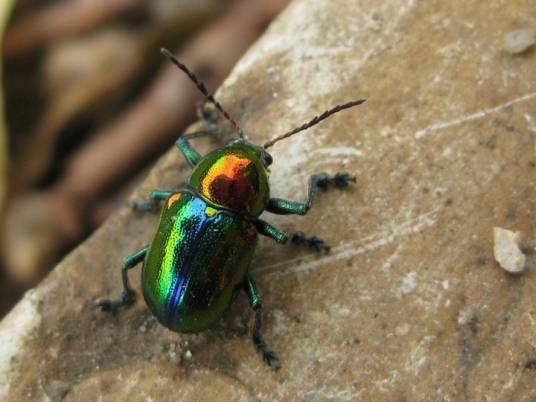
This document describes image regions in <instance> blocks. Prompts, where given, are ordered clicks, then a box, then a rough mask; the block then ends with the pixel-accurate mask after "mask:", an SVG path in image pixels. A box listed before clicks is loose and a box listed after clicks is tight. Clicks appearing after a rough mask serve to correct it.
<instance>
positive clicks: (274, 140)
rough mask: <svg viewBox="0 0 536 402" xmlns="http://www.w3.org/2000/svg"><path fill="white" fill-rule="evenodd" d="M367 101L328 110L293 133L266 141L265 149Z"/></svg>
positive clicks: (361, 100)
mask: <svg viewBox="0 0 536 402" xmlns="http://www.w3.org/2000/svg"><path fill="white" fill-rule="evenodd" d="M365 100H366V99H358V100H354V101H351V102H348V103H343V104H342V105H337V106H335V107H333V108H331V109H329V110H326V111H325V112H324V113H322V114H321V115H320V116H315V117H314V118H313V119H312V120H311V121H309V122H307V123H304V124H302V125H301V126H299V127H296V128H295V129H294V130H291V131H289V132H287V133H285V134H283V135H280V136H278V137H275V138H272V139H271V140H269V141H266V142H265V143H264V145H263V147H264V148H265V149H266V148H268V147H271V146H272V145H274V144H275V143H276V142H278V141H281V140H283V139H285V138H288V137H290V136H293V135H294V134H297V133H299V132H300V131H303V130H307V129H308V128H310V127H313V126H314V125H316V124H318V123H320V122H321V121H322V120H324V119H327V118H328V117H329V116H331V115H332V114H335V113H337V112H340V111H341V110H344V109H348V108H351V107H354V106H358V105H361V104H362V103H364V102H365Z"/></svg>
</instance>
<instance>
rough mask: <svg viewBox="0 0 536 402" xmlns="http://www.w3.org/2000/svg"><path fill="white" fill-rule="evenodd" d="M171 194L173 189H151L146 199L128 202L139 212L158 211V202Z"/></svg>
mask: <svg viewBox="0 0 536 402" xmlns="http://www.w3.org/2000/svg"><path fill="white" fill-rule="evenodd" d="M171 194H173V191H162V190H155V191H151V192H150V193H149V199H148V200H147V201H133V202H131V203H130V207H131V208H132V209H134V210H135V211H140V212H158V209H159V208H158V207H159V202H160V201H165V200H167V199H168V197H169V196H170V195H171Z"/></svg>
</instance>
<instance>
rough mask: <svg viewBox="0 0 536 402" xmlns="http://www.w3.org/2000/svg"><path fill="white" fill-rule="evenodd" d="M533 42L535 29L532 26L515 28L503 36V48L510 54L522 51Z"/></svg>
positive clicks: (535, 37)
mask: <svg viewBox="0 0 536 402" xmlns="http://www.w3.org/2000/svg"><path fill="white" fill-rule="evenodd" d="M535 43H536V30H535V29H532V28H524V29H517V30H515V31H511V32H508V33H507V34H505V35H504V37H503V47H504V50H506V51H507V52H509V53H512V54H518V53H523V52H524V51H526V50H528V49H529V48H530V47H531V46H532V45H534V44H535Z"/></svg>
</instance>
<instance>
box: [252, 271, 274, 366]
mask: <svg viewBox="0 0 536 402" xmlns="http://www.w3.org/2000/svg"><path fill="white" fill-rule="evenodd" d="M244 290H245V291H246V293H247V294H248V297H249V302H250V304H251V308H252V309H253V311H255V323H254V324H253V336H252V340H253V344H254V345H255V348H256V349H257V350H258V351H259V353H260V354H261V355H262V358H263V360H264V361H265V362H266V363H268V365H269V366H270V367H271V368H273V369H274V370H277V369H279V359H278V358H277V356H276V354H275V353H274V352H272V351H271V350H270V349H269V348H268V346H266V343H265V342H264V340H263V339H262V335H261V326H262V304H261V299H260V297H259V292H258V291H257V286H256V285H255V282H254V281H253V278H252V277H251V274H249V273H248V274H247V275H246V281H245V282H244Z"/></svg>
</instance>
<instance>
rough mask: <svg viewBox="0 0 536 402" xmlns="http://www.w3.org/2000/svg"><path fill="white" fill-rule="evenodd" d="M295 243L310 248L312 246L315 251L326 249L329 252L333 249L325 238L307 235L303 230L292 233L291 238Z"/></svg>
mask: <svg viewBox="0 0 536 402" xmlns="http://www.w3.org/2000/svg"><path fill="white" fill-rule="evenodd" d="M290 240H291V241H292V243H293V244H296V245H297V246H306V247H309V248H312V249H313V250H315V251H318V252H320V251H325V252H329V250H331V247H330V246H328V245H327V244H326V243H325V242H324V240H322V239H320V238H318V237H316V236H305V233H303V232H296V233H294V234H293V235H292V237H291V238H290Z"/></svg>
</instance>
